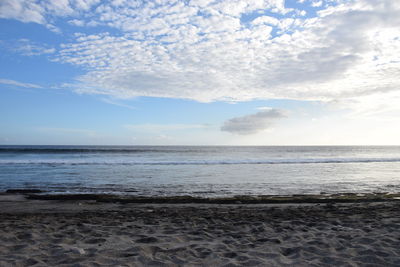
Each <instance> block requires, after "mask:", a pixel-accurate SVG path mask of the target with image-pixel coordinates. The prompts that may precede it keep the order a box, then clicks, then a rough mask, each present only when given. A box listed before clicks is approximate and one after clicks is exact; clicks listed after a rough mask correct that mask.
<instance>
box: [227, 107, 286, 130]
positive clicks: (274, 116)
mask: <svg viewBox="0 0 400 267" xmlns="http://www.w3.org/2000/svg"><path fill="white" fill-rule="evenodd" d="M262 109H263V110H262V111H259V112H257V113H255V114H250V115H246V116H243V117H236V118H232V119H230V120H227V121H226V122H224V124H223V125H222V127H221V131H224V132H230V133H234V134H240V135H248V134H255V133H258V132H260V131H263V130H266V129H269V128H270V127H271V126H272V124H273V123H274V122H275V121H276V120H278V119H282V118H285V117H286V112H285V111H283V110H279V109H273V108H266V107H263V108H262Z"/></svg>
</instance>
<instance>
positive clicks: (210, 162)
mask: <svg viewBox="0 0 400 267" xmlns="http://www.w3.org/2000/svg"><path fill="white" fill-rule="evenodd" d="M379 162H400V158H302V159H267V160H187V161H133V160H96V159H93V160H77V159H59V160H57V159H52V160H48V159H34V160H26V159H25V160H17V159H16V160H8V159H5V160H0V164H2V165H7V164H42V165H240V164H250V165H263V164H264V165H268V164H323V163H325V164H329V163H379Z"/></svg>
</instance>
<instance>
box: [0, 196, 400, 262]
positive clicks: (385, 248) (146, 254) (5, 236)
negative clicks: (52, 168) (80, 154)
mask: <svg viewBox="0 0 400 267" xmlns="http://www.w3.org/2000/svg"><path fill="white" fill-rule="evenodd" d="M399 229H400V203H399V202H397V201H385V202H372V203H370V202H365V203H342V204H332V203H328V204H326V203H325V204H316V203H313V204H146V203H140V204H138V203H126V204H121V203H98V202H96V201H92V200H71V201H55V200H30V199H26V198H25V197H24V196H23V195H15V194H4V195H2V196H0V266H332V265H336V266H400V232H399Z"/></svg>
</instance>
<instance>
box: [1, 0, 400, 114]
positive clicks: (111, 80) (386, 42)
mask: <svg viewBox="0 0 400 267" xmlns="http://www.w3.org/2000/svg"><path fill="white" fill-rule="evenodd" d="M297 2H298V3H301V4H302V9H301V10H300V9H298V10H297V9H294V8H285V1H284V0H261V1H259V0H249V1H240V0H233V1H207V0H206V1H204V0H192V1H183V0H182V1H179V0H176V1H124V0H114V1H97V0H94V1H89V0H86V1H83V0H80V1H78V0H75V1H27V0H26V1H11V0H4V1H2V2H1V3H0V17H1V18H8V19H17V20H20V21H23V22H34V23H39V24H43V25H44V26H46V25H47V26H46V27H50V26H48V25H53V24H54V21H55V18H57V17H60V18H65V20H66V22H69V24H70V25H75V26H80V28H79V30H80V31H81V33H75V34H74V35H73V36H72V37H71V38H70V39H68V40H71V41H69V42H65V43H63V44H61V45H60V49H58V50H57V51H56V52H54V51H53V50H40V49H38V48H32V46H31V47H30V48H27V49H26V51H31V54H35V53H46V52H48V53H49V54H51V55H52V60H54V61H57V62H61V63H67V64H71V65H73V66H79V67H82V68H83V69H84V70H85V72H84V73H83V74H82V75H80V76H79V77H76V79H75V81H71V82H70V83H69V84H70V87H69V88H71V89H73V90H75V91H77V92H79V93H88V94H101V95H106V96H111V97H114V98H129V97H137V96H150V97H169V98H184V99H193V100H196V101H201V102H210V101H248V100H254V99H297V100H319V101H326V102H328V101H339V102H347V103H350V102H358V103H359V104H358V105H355V106H354V108H357V109H359V108H361V106H363V107H362V108H365V107H366V105H367V102H368V101H369V100H368V97H367V96H378V97H376V99H385V98H387V97H385V96H389V95H390V96H393V95H396V96H400V89H399V88H400V80H399V79H398V77H399V76H400V57H399V55H400V16H398V14H399V12H400V2H399V1H393V0H358V1H354V0H351V1H342V0H304V1H297ZM304 5H307V6H308V7H307V12H305V11H304V7H305V6H304ZM309 11H313V12H309ZM52 23H53V24H52ZM55 26H59V25H57V24H55ZM91 26H95V27H98V28H97V29H99V31H96V32H98V33H94V34H93V33H91V34H89V33H85V31H84V29H85V27H91ZM60 27H61V26H60ZM101 27H107V28H103V29H110V28H112V29H114V31H110V30H104V31H103V32H101V29H102V28H101ZM61 30H62V28H61ZM99 32H100V33H99ZM49 49H51V48H49ZM52 52H54V53H52ZM26 54H28V55H29V52H27V53H26ZM363 99H365V100H366V101H367V102H363ZM363 103H364V104H363ZM380 104H382V103H380Z"/></svg>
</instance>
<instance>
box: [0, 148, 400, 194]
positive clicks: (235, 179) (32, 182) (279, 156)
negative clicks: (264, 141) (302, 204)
mask: <svg viewBox="0 0 400 267" xmlns="http://www.w3.org/2000/svg"><path fill="white" fill-rule="evenodd" d="M15 188H18V189H42V190H46V191H48V192H51V193H63V194H66V193H112V194H128V195H137V196H178V195H192V196H201V197H219V196H234V195H292V194H319V193H321V192H324V193H329V194H332V193H350V192H355V193H372V192H400V147H398V146H385V147H377V146H376V147H370V146H366V147H364V146H336V147H327V146H321V147H318V146H293V147H291V146H282V147H276V146H271V147H265V146H257V147H254V146H253V147H242V146H237V147H225V146H221V147H218V146H215V147H207V146H165V147H163V146H0V191H6V190H7V189H15Z"/></svg>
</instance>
